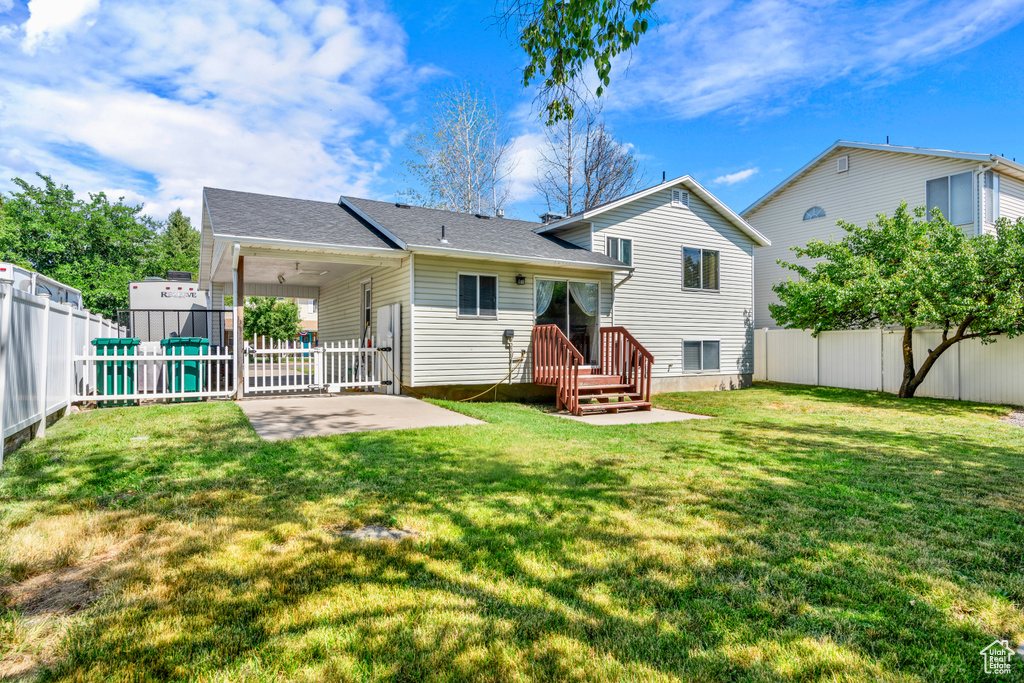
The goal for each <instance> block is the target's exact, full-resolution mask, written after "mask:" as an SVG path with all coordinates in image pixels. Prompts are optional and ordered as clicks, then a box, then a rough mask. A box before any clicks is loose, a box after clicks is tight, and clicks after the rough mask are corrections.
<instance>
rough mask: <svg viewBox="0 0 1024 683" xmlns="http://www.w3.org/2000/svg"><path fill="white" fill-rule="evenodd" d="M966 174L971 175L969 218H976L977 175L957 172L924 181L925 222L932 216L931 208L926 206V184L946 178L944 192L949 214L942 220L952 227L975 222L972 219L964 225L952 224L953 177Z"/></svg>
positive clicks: (971, 172) (960, 224)
mask: <svg viewBox="0 0 1024 683" xmlns="http://www.w3.org/2000/svg"><path fill="white" fill-rule="evenodd" d="M968 173H970V174H971V216H977V215H978V214H977V211H978V174H977V173H975V172H974V171H957V172H956V173H945V174H943V175H937V176H935V177H934V178H926V179H925V181H924V203H925V207H924V209H925V214H924V217H925V220H931V214H932V207H930V206H928V183H930V182H932V181H933V180H942V179H943V178H947V179H948V182H947V184H946V192H947V193H948V194H947V195H946V200H947V202H948V206H949V214H950V215H948V216H943V218H945V219H946V220H947V221H949V222H950V223H952V224H953V225H956V226H960V227H962V226H964V225H971V224H972V223H974V221H975V220H977V219H976V218H972V219H971V220H969V221H967V222H966V223H953V201H952V200H953V189H952V188H953V176H957V175H966V174H968Z"/></svg>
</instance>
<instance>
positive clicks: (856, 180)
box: [743, 141, 1024, 328]
mask: <svg viewBox="0 0 1024 683" xmlns="http://www.w3.org/2000/svg"><path fill="white" fill-rule="evenodd" d="M901 201H906V202H907V204H908V205H909V206H910V207H911V208H914V207H918V206H927V207H928V208H929V210H931V209H934V208H938V209H940V210H941V211H942V214H943V215H944V216H946V217H947V218H948V219H949V220H950V221H951V222H952V223H954V224H956V225H959V226H961V227H962V228H963V229H964V230H965V231H966V232H967V233H969V234H971V235H979V234H982V233H988V232H992V231H993V230H994V228H995V222H996V221H997V220H998V219H999V218H1000V217H1006V218H1009V219H1010V220H1015V219H1016V218H1018V217H1020V216H1022V215H1024V166H1022V165H1021V164H1018V163H1017V162H1015V161H1012V160H1010V159H1006V158H1004V157H1002V156H999V155H995V154H971V153H966V152H951V151H948V150H940V149H923V148H918V147H899V146H895V145H875V144H869V143H861V142H845V141H839V142H836V143H835V144H834V145H832V146H831V147H829V148H828V149H826V150H825V151H824V152H822V153H821V154H819V155H818V156H817V157H815V158H814V159H812V160H811V161H810V163H808V164H807V165H806V166H804V167H803V168H801V169H800V170H798V171H797V172H796V173H794V174H793V175H791V176H790V177H789V178H787V179H786V180H785V181H783V182H782V183H781V184H780V185H779V186H778V187H776V188H775V189H773V190H772V191H771V192H769V193H768V194H766V195H765V196H763V197H761V198H760V199H758V200H757V201H756V202H754V203H753V204H751V205H750V206H749V207H748V208H747V209H746V210H744V211H743V217H744V218H745V219H746V221H747V222H748V223H750V224H751V225H752V226H754V227H755V228H756V229H757V230H758V232H760V233H762V234H764V235H765V236H767V237H768V238H769V239H770V240H771V242H772V244H771V246H769V247H765V248H764V249H759V250H758V252H757V258H756V260H755V268H754V272H755V274H754V280H755V289H754V302H755V311H756V313H755V315H754V324H755V326H756V327H758V328H761V327H776V324H775V321H774V320H773V319H772V317H771V315H770V313H769V312H768V305H769V304H770V303H773V302H778V297H777V296H776V295H775V292H774V291H772V286H773V285H775V284H776V283H778V282H780V281H784V280H786V279H788V278H790V277H796V275H795V274H794V273H793V272H792V271H789V270H786V269H784V268H782V267H781V266H779V265H778V263H777V261H778V260H779V259H783V260H785V261H789V262H792V261H793V260H794V259H795V258H796V257H795V254H793V252H792V251H791V248H792V247H794V246H803V245H806V244H807V242H808V241H810V240H812V239H821V240H826V241H827V240H828V239H830V238H834V239H841V238H842V237H843V235H845V232H844V231H843V230H842V229H841V228H839V227H837V226H836V221H838V220H843V221H846V222H849V223H854V224H856V225H859V226H865V225H867V224H868V222H870V221H873V220H875V216H876V215H877V214H879V213H884V214H887V215H892V213H893V212H894V211H895V209H896V208H897V207H898V206H899V203H900V202H901Z"/></svg>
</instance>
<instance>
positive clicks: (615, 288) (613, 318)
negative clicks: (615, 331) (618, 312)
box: [612, 270, 635, 327]
mask: <svg viewBox="0 0 1024 683" xmlns="http://www.w3.org/2000/svg"><path fill="white" fill-rule="evenodd" d="M634 272H635V271H632V270H631V271H629V275H627V276H626V277H624V278H622V280H621V281H620V282H619V283H618V284H616V285H612V327H615V290H617V289H618V288H619V287H621V286H622V285H624V284H626V283H627V282H629V280H630V278H632V277H633V273H634ZM614 277H615V275H614V274H612V278H614Z"/></svg>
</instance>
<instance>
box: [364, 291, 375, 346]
mask: <svg viewBox="0 0 1024 683" xmlns="http://www.w3.org/2000/svg"><path fill="white" fill-rule="evenodd" d="M370 285H371V283H369V282H364V283H363V295H362V307H363V339H367V338H368V337H369V336H370V316H371V314H372V312H373V310H372V306H371V304H372V302H373V293H372V290H371V286H370Z"/></svg>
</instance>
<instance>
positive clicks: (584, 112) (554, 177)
mask: <svg viewBox="0 0 1024 683" xmlns="http://www.w3.org/2000/svg"><path fill="white" fill-rule="evenodd" d="M642 182H643V175H642V173H641V171H640V165H639V163H638V162H637V159H636V157H635V156H634V155H633V152H632V150H630V148H629V146H628V145H626V144H624V143H621V142H619V141H618V140H616V139H615V138H614V137H613V136H612V134H611V132H610V131H609V130H608V128H607V127H606V126H605V123H604V121H603V120H602V119H601V118H600V111H593V110H591V109H589V108H581V109H577V111H576V114H575V116H573V118H570V119H564V120H562V121H559V122H558V123H556V124H554V125H552V126H549V127H548V129H547V139H546V141H545V144H544V146H543V148H542V150H541V153H540V164H539V167H538V170H537V183H536V187H537V191H538V192H540V193H541V194H542V195H543V196H544V199H545V200H546V201H547V205H548V209H551V210H558V211H563V210H564V212H565V215H567V216H568V215H571V214H573V213H576V212H577V211H586V210H587V209H592V208H594V207H595V206H599V205H601V204H604V203H606V202H610V201H612V200H615V199H618V198H619V197H623V196H625V195H627V194H630V193H631V192H635V191H636V190H637V189H638V188H639V187H640V185H641V183H642Z"/></svg>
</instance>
